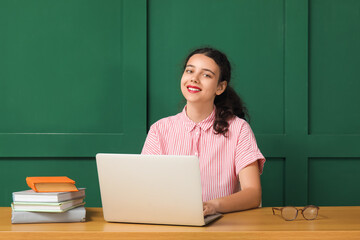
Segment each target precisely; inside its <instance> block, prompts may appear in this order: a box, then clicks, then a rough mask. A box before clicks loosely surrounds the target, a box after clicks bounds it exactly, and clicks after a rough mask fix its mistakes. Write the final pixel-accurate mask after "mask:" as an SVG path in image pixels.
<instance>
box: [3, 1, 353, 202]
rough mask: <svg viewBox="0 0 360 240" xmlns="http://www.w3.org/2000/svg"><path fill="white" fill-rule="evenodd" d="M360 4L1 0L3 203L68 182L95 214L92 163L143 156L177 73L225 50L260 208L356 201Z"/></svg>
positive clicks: (173, 97) (176, 106) (174, 92)
mask: <svg viewBox="0 0 360 240" xmlns="http://www.w3.org/2000/svg"><path fill="white" fill-rule="evenodd" d="M359 9H360V2H359V1H356V0H345V1H344V0H310V1H308V0H295V1H292V0H222V1H219V0H196V1H194V0H182V1H176V0H148V1H146V0H136V1H131V0H122V1H121V0H112V1H111V0H107V1H99V0H71V1H70V0H64V1H55V0H32V1H25V0H18V1H13V0H1V1H0V33H1V35H0V53H1V54H0V113H1V117H0V182H1V189H2V193H1V195H0V206H9V204H10V202H11V193H12V192H13V191H18V190H23V189H26V188H27V187H26V184H25V178H26V176H35V175H66V176H69V177H70V178H73V179H74V180H76V181H77V185H78V186H79V187H87V206H100V204H101V202H100V193H99V186H98V182H97V172H96V164H95V159H94V155H95V154H96V153H97V152H121V153H139V152H140V151H141V148H142V144H143V142H144V140H145V137H146V131H147V129H148V127H149V126H150V125H151V124H152V123H154V122H155V121H157V120H158V119H160V118H162V117H166V116H169V115H173V114H176V113H177V112H178V111H180V110H181V109H182V107H183V104H184V101H183V99H182V96H181V92H180V89H179V84H180V83H179V81H180V77H181V72H182V64H183V60H184V58H185V57H186V55H187V54H188V53H189V52H190V50H192V49H194V48H196V47H199V46H204V45H210V46H214V47H216V48H219V49H220V50H223V51H224V52H226V53H227V55H228V57H229V58H230V60H231V62H232V63H233V69H234V70H233V76H234V78H233V79H232V85H233V87H234V88H235V89H236V90H237V91H238V93H239V94H240V95H241V96H242V98H243V99H244V101H245V102H246V103H247V106H248V108H249V110H250V115H251V122H250V124H251V126H252V128H253V130H254V132H255V135H256V137H257V140H258V144H259V146H260V149H261V150H262V152H263V154H264V155H265V157H266V158H267V163H266V165H265V170H264V174H263V175H262V186H263V206H281V205H306V204H317V205H359V204H360V200H359V199H360V192H358V191H353V190H354V188H353V187H352V186H356V185H357V184H360V177H359V175H358V174H357V172H356V169H358V168H359V167H360V148H359V147H358V146H359V144H360V121H359V120H360V111H359V110H358V109H359V107H358V103H359V102H360V97H359V95H358V89H360V81H359V79H360V69H359V67H358V63H359V62H360V59H359V58H360V57H359V56H360V45H359V42H360V30H359V29H360V14H359Z"/></svg>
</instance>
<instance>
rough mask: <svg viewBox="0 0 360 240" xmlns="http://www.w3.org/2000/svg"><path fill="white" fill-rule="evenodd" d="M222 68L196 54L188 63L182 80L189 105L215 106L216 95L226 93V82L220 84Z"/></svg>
mask: <svg viewBox="0 0 360 240" xmlns="http://www.w3.org/2000/svg"><path fill="white" fill-rule="evenodd" d="M219 76H220V68H219V66H218V65H217V64H216V62H215V61H214V60H213V59H212V58H209V57H207V56H205V55H203V54H195V55H193V56H191V57H190V59H189V60H188V62H187V63H186V67H185V70H184V73H183V75H182V78H181V92H182V94H183V95H184V97H185V99H186V100H187V102H188V103H202V104H212V105H213V104H214V99H215V96H216V95H220V94H221V93H223V92H224V91H225V88H226V84H227V82H226V81H223V82H220V83H219Z"/></svg>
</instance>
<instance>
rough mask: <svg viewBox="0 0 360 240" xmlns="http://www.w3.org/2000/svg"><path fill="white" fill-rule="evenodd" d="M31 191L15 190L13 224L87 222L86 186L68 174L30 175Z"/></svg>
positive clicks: (28, 180) (12, 205) (28, 181)
mask: <svg viewBox="0 0 360 240" xmlns="http://www.w3.org/2000/svg"><path fill="white" fill-rule="evenodd" d="M26 181H27V183H28V185H29V186H30V187H31V188H32V189H30V190H25V191H19V192H13V194H12V197H13V203H12V204H11V208H12V217H11V222H12V223H43V222H84V221H85V218H86V210H85V207H84V205H85V202H84V198H85V188H79V189H77V188H76V187H75V184H74V183H75V182H74V181H73V180H71V179H69V178H67V177H30V178H27V179H26Z"/></svg>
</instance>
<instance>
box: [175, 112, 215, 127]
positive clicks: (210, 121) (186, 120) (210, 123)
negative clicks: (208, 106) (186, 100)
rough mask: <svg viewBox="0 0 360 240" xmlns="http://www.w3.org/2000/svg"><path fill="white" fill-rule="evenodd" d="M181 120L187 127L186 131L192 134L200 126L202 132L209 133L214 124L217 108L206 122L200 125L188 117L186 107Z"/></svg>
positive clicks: (203, 121)
mask: <svg viewBox="0 0 360 240" xmlns="http://www.w3.org/2000/svg"><path fill="white" fill-rule="evenodd" d="M181 118H182V121H183V123H184V125H185V129H186V131H188V132H191V131H192V130H193V129H194V128H195V127H196V126H199V127H200V129H201V130H202V131H207V130H208V129H209V128H210V127H212V126H213V124H214V120H215V106H214V109H213V111H212V112H211V114H210V115H209V116H208V117H207V118H205V119H204V120H202V121H201V122H199V123H195V122H194V121H192V120H191V119H190V118H189V117H188V116H187V114H186V106H185V107H184V109H183V110H182V112H181Z"/></svg>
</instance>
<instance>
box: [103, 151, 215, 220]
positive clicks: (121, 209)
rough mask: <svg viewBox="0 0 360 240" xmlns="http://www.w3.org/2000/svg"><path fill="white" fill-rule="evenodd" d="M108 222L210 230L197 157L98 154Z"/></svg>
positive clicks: (211, 217) (105, 213) (212, 216)
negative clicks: (199, 227) (207, 226)
mask: <svg viewBox="0 0 360 240" xmlns="http://www.w3.org/2000/svg"><path fill="white" fill-rule="evenodd" d="M96 163H97V170H98V176H99V183H100V192H101V201H102V206H103V212H104V219H105V220H106V221H109V222H126V223H149V224H169V225H189V226H204V225H206V224H207V223H209V222H211V221H213V220H215V219H218V218H219V217H221V214H216V215H210V216H207V217H206V218H204V216H203V203H202V194H201V182H200V169H199V160H198V158H197V157H196V156H170V155H135V154H103V153H99V154H97V155H96Z"/></svg>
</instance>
